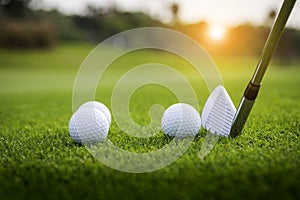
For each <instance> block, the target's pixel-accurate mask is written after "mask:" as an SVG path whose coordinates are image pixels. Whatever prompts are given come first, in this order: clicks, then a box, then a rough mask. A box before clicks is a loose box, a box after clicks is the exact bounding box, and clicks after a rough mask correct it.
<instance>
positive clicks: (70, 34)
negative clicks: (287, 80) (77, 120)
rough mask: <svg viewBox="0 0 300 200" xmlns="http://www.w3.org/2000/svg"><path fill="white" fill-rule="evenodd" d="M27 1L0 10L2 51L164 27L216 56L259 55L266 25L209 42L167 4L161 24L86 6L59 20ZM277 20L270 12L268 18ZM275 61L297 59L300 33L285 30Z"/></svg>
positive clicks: (199, 27)
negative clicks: (168, 15)
mask: <svg viewBox="0 0 300 200" xmlns="http://www.w3.org/2000/svg"><path fill="white" fill-rule="evenodd" d="M29 3H30V0H11V1H9V3H8V4H5V5H4V4H3V5H0V27H1V31H0V46H3V47H7V48H49V47H52V46H54V45H55V44H57V43H58V42H60V41H80V42H92V43H99V42H101V41H103V40H105V39H107V38H108V37H109V36H112V35H114V34H117V33H119V32H122V31H125V30H128V29H132V28H138V27H148V26H155V27H166V28H171V29H174V30H178V31H180V32H183V33H185V34H187V35H189V36H190V37H192V38H193V39H195V40H196V41H198V42H199V43H200V44H202V45H203V46H204V47H205V48H206V49H207V50H208V51H209V52H211V53H213V54H221V55H258V54H260V52H261V50H262V48H263V45H264V42H265V40H266V38H267V35H268V33H269V31H270V26H269V25H268V24H266V25H264V26H259V27H256V26H253V25H251V24H243V25H239V26H236V27H233V28H230V29H229V30H227V32H226V38H225V39H224V41H221V42H218V43H214V42H212V41H211V40H209V39H208V37H207V32H208V29H209V24H207V23H206V22H199V23H195V24H184V23H181V22H180V21H179V20H178V17H177V13H178V10H179V6H178V5H176V4H173V5H170V12H172V13H173V20H172V23H169V24H164V23H162V22H160V21H159V20H156V19H153V18H151V17H149V16H148V15H146V14H144V13H141V12H137V13H128V12H122V11H119V10H118V9H116V8H114V7H111V8H109V9H105V10H104V9H95V8H93V7H92V6H89V7H88V12H87V14H86V15H71V16H67V15H63V14H62V13H60V12H58V11H57V10H52V11H44V10H35V9H32V8H31V7H30V6H29V5H30V4H29ZM275 15H276V13H274V11H271V12H270V13H269V15H268V16H266V17H267V18H271V20H270V21H272V20H273V19H272V18H274V17H275ZM275 56H276V57H278V58H281V59H282V60H289V59H292V58H296V57H299V56H300V31H299V30H296V29H291V28H286V29H285V31H284V34H283V38H282V40H281V41H280V44H279V47H278V50H277V52H276V55H275Z"/></svg>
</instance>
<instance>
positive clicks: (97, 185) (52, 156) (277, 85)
mask: <svg viewBox="0 0 300 200" xmlns="http://www.w3.org/2000/svg"><path fill="white" fill-rule="evenodd" d="M91 49H92V46H89V45H76V44H73V45H70V44H69V45H61V46H59V47H57V48H55V49H52V50H50V51H29V52H23V51H7V50H3V49H2V50H0V153H1V156H0V199H41V198H42V199H57V198H59V199H96V198H103V199H111V198H112V199H117V198H122V199H131V198H138V199H144V198H145V199H148V198H149V199H150V198H159V199H165V198H170V199H217V198H225V199H232V198H234V199H241V198H243V199H244V198H246V199H255V198H260V199H267V198H268V199H269V198H270V199H271V198H272V199H299V198H300V192H299V185H300V181H299V180H300V170H299V166H300V139H299V135H300V112H299V110H300V104H299V102H300V92H299V85H300V68H299V67H298V66H297V65H299V63H295V65H294V66H277V65H276V63H273V64H272V65H271V66H270V69H269V70H268V71H267V74H266V77H265V79H264V81H263V86H262V88H261V91H260V94H259V96H258V99H257V102H256V104H255V106H254V109H253V111H252V113H251V115H250V117H249V120H248V121H247V124H246V127H245V129H244V133H243V134H242V135H241V136H240V137H238V138H236V139H226V138H222V139H221V140H219V142H218V144H217V145H216V146H215V148H214V149H213V151H212V152H211V153H210V154H209V155H208V156H207V157H206V158H205V159H204V160H200V159H199V158H198V153H199V149H200V147H201V144H202V142H203V139H204V135H205V133H204V131H203V130H202V131H201V132H200V134H199V135H198V136H197V137H196V138H195V140H194V142H193V143H192V145H191V146H190V148H189V149H188V151H187V152H186V153H185V154H184V155H183V156H182V157H181V158H180V159H179V160H177V161H176V162H174V163H173V164H171V165H170V166H168V167H166V168H163V169H161V170H158V171H155V172H151V173H143V174H130V173H124V172H119V171H116V170H113V169H111V168H108V167H106V166H104V165H103V164H101V163H100V162H99V161H97V160H96V159H95V158H94V157H93V156H92V155H90V154H89V152H88V151H87V150H86V149H85V148H84V147H82V146H78V145H76V144H74V143H73V142H72V139H71V138H70V137H69V135H68V129H67V125H68V120H69V118H70V117H71V115H72V87H73V82H74V79H75V76H76V72H77V69H78V68H79V66H80V64H81V62H82V61H83V59H84V58H85V56H86V55H87V54H88V52H89V51H90V50H91ZM153 59H155V60H156V61H157V60H158V62H161V63H165V64H169V65H173V66H175V67H177V68H178V69H179V70H180V71H181V72H182V73H183V74H187V75H191V74H192V72H193V71H192V70H189V69H188V67H185V66H188V64H187V63H186V62H184V61H182V60H181V61H180V60H176V58H172V57H170V56H169V55H165V54H164V53H155V52H141V53H137V54H132V55H129V56H128V57H123V58H120V59H119V60H118V61H117V62H116V63H114V64H113V67H112V68H111V70H110V71H107V74H106V76H105V77H104V80H103V82H101V84H100V86H99V89H98V91H97V94H96V98H97V100H101V101H103V102H104V103H106V104H107V103H108V102H109V100H110V95H111V91H112V87H113V85H114V83H115V82H116V81H117V80H118V78H119V77H120V75H122V73H123V72H126V70H128V69H129V68H130V67H132V66H134V65H136V64H140V63H143V62H148V61H152V62H153ZM216 63H217V65H218V66H219V70H220V73H221V74H222V77H223V80H224V84H225V86H226V88H227V89H228V92H229V94H230V95H231V97H232V99H233V101H234V103H235V104H236V105H237V104H238V102H239V100H240V98H241V94H242V93H243V90H244V87H245V86H246V84H247V82H248V80H249V79H250V77H251V75H252V73H253V70H254V68H255V64H256V58H216ZM184 67H185V68H184ZM191 83H192V84H193V87H194V89H195V91H197V95H198V97H199V102H200V110H201V107H202V106H203V104H204V102H205V99H206V98H207V96H208V92H207V89H206V88H205V85H204V84H203V82H201V83H198V82H195V81H193V79H192V80H191ZM145 97H146V98H145ZM132 102H133V103H131V104H130V105H131V106H132V108H131V111H132V117H133V119H134V120H135V121H137V122H138V123H141V124H143V123H144V124H146V123H147V122H149V118H148V116H147V114H146V113H145V112H146V111H147V109H148V108H149V106H151V105H152V104H154V103H160V104H162V105H164V106H165V107H167V106H168V105H171V104H172V103H175V102H176V99H175V97H174V95H172V94H171V93H170V92H168V91H167V90H166V89H163V88H161V87H158V86H149V87H145V88H140V90H138V91H137V92H136V94H135V95H134V97H133V99H132ZM109 137H110V138H111V139H112V140H113V141H114V142H115V143H116V144H118V145H119V146H121V147H122V148H124V149H126V150H130V151H148V150H149V149H150V150H155V149H157V148H160V147H161V146H162V145H163V144H165V143H167V142H169V141H170V139H169V138H165V137H164V136H163V134H162V133H160V134H158V136H156V137H155V138H153V139H151V140H146V141H144V140H137V139H134V138H130V137H129V136H126V134H125V133H122V132H120V131H119V129H118V127H117V126H116V124H115V123H113V125H112V128H111V130H110V133H109Z"/></svg>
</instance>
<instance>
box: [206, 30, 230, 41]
mask: <svg viewBox="0 0 300 200" xmlns="http://www.w3.org/2000/svg"><path fill="white" fill-rule="evenodd" d="M225 32H226V30H225V29H224V28H222V27H217V26H214V27H211V28H210V30H209V35H210V37H211V39H213V40H215V41H220V40H222V39H223V38H224V37H225Z"/></svg>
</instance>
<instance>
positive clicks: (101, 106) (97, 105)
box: [78, 101, 111, 125]
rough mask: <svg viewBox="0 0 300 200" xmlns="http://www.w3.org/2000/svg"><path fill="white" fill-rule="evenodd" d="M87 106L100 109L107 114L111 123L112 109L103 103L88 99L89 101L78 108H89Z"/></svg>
mask: <svg viewBox="0 0 300 200" xmlns="http://www.w3.org/2000/svg"><path fill="white" fill-rule="evenodd" d="M87 107H91V108H94V109H99V110H100V111H101V112H102V113H103V114H104V115H105V116H106V118H107V121H108V124H109V125H110V124H111V114H110V111H109V109H108V108H107V107H106V106H105V105H104V104H103V103H100V102H98V101H88V102H86V103H84V104H82V105H81V106H80V107H79V108H78V110H80V109H83V108H87Z"/></svg>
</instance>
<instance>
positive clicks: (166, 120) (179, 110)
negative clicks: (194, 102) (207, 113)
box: [161, 103, 201, 137]
mask: <svg viewBox="0 0 300 200" xmlns="http://www.w3.org/2000/svg"><path fill="white" fill-rule="evenodd" d="M161 126H162V130H163V132H164V134H166V135H168V136H175V137H188V136H195V135H196V134H197V133H198V132H199V130H200V127H201V118H200V115H199V113H198V112H197V110H196V109H195V108H194V107H192V106H190V105H188V104H186V103H177V104H174V105H172V106H170V107H169V108H168V109H167V110H166V111H165V112H164V114H163V117H162V120H161Z"/></svg>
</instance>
